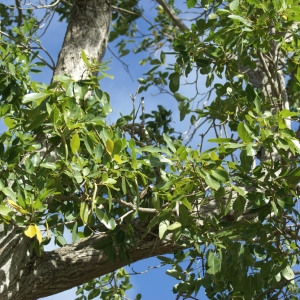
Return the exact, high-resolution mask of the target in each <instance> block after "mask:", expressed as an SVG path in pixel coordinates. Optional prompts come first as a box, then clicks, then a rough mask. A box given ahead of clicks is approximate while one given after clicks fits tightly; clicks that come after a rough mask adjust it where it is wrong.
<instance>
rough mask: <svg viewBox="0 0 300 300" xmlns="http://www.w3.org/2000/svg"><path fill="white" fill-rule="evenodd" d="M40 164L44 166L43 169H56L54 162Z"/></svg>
mask: <svg viewBox="0 0 300 300" xmlns="http://www.w3.org/2000/svg"><path fill="white" fill-rule="evenodd" d="M40 166H41V167H42V168H45V169H51V170H55V169H56V164H55V163H50V162H47V163H41V164H40Z"/></svg>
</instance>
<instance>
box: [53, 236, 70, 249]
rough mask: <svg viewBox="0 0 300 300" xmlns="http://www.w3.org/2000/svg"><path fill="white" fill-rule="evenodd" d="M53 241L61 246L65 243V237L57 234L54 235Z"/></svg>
mask: <svg viewBox="0 0 300 300" xmlns="http://www.w3.org/2000/svg"><path fill="white" fill-rule="evenodd" d="M55 242H56V244H57V245H59V246H60V247H63V246H65V245H66V244H67V241H66V239H65V238H64V237H63V236H62V235H57V236H56V237H55Z"/></svg>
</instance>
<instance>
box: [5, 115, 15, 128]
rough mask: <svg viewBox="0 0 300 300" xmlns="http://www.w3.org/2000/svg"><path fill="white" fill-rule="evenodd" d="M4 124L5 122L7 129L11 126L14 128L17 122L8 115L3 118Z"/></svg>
mask: <svg viewBox="0 0 300 300" xmlns="http://www.w3.org/2000/svg"><path fill="white" fill-rule="evenodd" d="M4 124H5V125H6V126H7V127H8V128H9V129H11V128H14V127H15V126H16V125H17V122H16V120H14V119H12V118H10V117H6V118H5V119H4Z"/></svg>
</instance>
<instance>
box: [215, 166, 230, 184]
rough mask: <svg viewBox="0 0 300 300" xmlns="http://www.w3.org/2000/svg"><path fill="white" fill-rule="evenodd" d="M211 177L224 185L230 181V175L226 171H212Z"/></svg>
mask: <svg viewBox="0 0 300 300" xmlns="http://www.w3.org/2000/svg"><path fill="white" fill-rule="evenodd" d="M211 176H212V177H214V178H215V179H217V180H219V181H221V182H223V183H224V182H226V181H228V180H229V175H228V173H227V171H226V170H224V169H215V170H211Z"/></svg>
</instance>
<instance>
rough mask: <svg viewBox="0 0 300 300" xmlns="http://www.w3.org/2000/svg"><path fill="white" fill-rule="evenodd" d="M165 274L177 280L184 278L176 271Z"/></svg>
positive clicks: (168, 271) (181, 273)
mask: <svg viewBox="0 0 300 300" xmlns="http://www.w3.org/2000/svg"><path fill="white" fill-rule="evenodd" d="M166 274H168V275H169V276H172V277H174V278H176V279H177V280H182V279H183V278H184V274H183V272H179V271H177V270H167V271H166Z"/></svg>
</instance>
